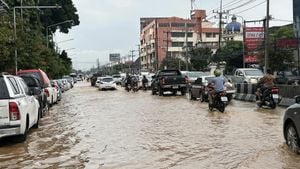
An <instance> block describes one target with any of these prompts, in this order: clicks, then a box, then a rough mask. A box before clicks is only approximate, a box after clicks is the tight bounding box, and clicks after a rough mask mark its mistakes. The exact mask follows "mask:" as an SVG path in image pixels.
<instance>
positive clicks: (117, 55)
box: [109, 53, 121, 62]
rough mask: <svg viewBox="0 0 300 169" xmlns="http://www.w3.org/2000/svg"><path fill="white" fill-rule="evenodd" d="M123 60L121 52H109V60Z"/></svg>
mask: <svg viewBox="0 0 300 169" xmlns="http://www.w3.org/2000/svg"><path fill="white" fill-rule="evenodd" d="M120 60H121V55H120V53H110V54H109V61H110V62H119V61H120Z"/></svg>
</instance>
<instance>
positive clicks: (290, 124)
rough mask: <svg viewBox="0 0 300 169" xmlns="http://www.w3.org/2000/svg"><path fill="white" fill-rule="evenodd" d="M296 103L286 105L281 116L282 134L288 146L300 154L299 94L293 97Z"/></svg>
mask: <svg viewBox="0 0 300 169" xmlns="http://www.w3.org/2000/svg"><path fill="white" fill-rule="evenodd" d="M295 101H296V103H295V104H294V105H292V106H290V107H288V108H287V109H286V111H285V114H284V118H283V120H284V121H283V134H284V138H285V140H286V144H287V145H288V147H289V148H290V149H291V150H292V151H293V152H295V153H296V154H300V139H299V132H300V96H297V97H296V99H295Z"/></svg>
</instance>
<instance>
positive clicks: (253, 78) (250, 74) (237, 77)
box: [226, 68, 264, 84]
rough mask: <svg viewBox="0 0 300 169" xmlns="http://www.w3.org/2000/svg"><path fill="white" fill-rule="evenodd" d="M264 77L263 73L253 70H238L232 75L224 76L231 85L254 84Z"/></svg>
mask: <svg viewBox="0 0 300 169" xmlns="http://www.w3.org/2000/svg"><path fill="white" fill-rule="evenodd" d="M263 76H264V74H263V72H262V71H261V70H259V69H255V68H238V69H236V70H235V71H234V74H233V75H231V76H230V75H226V77H227V78H228V79H230V80H231V81H232V82H233V83H235V84H236V83H250V84H256V83H257V82H258V81H259V79H260V78H262V77H263Z"/></svg>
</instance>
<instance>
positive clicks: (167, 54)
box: [166, 31, 170, 58]
mask: <svg viewBox="0 0 300 169" xmlns="http://www.w3.org/2000/svg"><path fill="white" fill-rule="evenodd" d="M166 33H167V48H166V58H167V57H168V56H169V33H170V32H169V31H167V32H166Z"/></svg>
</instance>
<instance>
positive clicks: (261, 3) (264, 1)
mask: <svg viewBox="0 0 300 169" xmlns="http://www.w3.org/2000/svg"><path fill="white" fill-rule="evenodd" d="M264 3H266V0H264V1H263V2H260V3H258V4H256V5H254V6H252V7H250V8H247V9H245V10H242V11H239V12H235V14H240V13H244V12H246V11H249V10H251V9H254V8H255V7H258V6H260V5H262V4H264Z"/></svg>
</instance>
